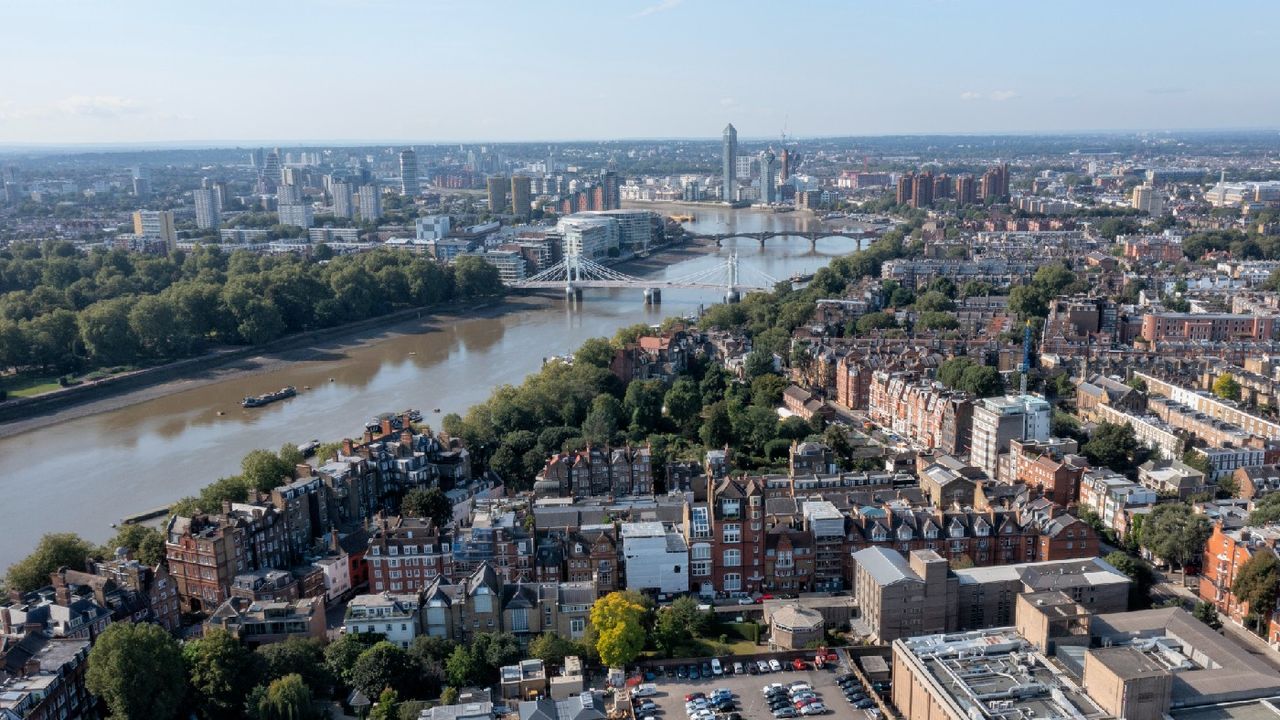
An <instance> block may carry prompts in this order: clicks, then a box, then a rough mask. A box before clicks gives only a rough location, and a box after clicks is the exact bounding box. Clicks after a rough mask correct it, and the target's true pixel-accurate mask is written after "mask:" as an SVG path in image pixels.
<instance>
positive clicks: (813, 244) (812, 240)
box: [809, 233, 818, 252]
mask: <svg viewBox="0 0 1280 720" xmlns="http://www.w3.org/2000/svg"><path fill="white" fill-rule="evenodd" d="M817 249H818V233H809V250H810V251H811V252H816V251H817Z"/></svg>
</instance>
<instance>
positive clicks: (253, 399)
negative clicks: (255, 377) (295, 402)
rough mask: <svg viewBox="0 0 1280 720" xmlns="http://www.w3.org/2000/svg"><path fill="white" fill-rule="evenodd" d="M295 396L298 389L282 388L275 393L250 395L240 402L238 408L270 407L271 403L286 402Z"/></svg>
mask: <svg viewBox="0 0 1280 720" xmlns="http://www.w3.org/2000/svg"><path fill="white" fill-rule="evenodd" d="M297 394H298V389H297V388H295V387H294V386H292V385H290V386H288V387H282V388H280V389H279V390H277V391H275V392H269V393H267V394H265V395H250V396H248V397H246V398H245V399H244V400H241V401H240V407H244V408H256V407H262V406H263V405H270V404H271V403H273V402H276V401H278V400H287V399H288V398H291V397H293V396H295V395H297Z"/></svg>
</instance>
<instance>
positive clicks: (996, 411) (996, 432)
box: [970, 395, 1053, 482]
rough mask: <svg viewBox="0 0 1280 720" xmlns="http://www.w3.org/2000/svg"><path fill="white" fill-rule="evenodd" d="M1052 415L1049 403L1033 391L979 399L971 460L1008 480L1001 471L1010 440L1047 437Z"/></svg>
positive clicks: (998, 476)
mask: <svg viewBox="0 0 1280 720" xmlns="http://www.w3.org/2000/svg"><path fill="white" fill-rule="evenodd" d="M1052 415H1053V409H1052V407H1051V406H1050V405H1049V403H1048V402H1047V401H1046V400H1045V399H1044V398H1041V397H1036V396H1033V395H1020V396H1015V395H1006V396H1004V397H995V398H983V399H981V400H978V401H977V402H976V403H974V408H973V450H972V453H971V456H970V461H971V462H972V464H973V465H974V466H975V467H978V468H980V469H981V470H982V471H983V472H985V473H986V474H987V477H990V478H993V479H995V480H997V481H1000V482H1006V481H1007V480H1006V479H1005V478H1002V477H1000V475H999V466H1000V454H1001V453H1005V452H1008V451H1009V441H1010V440H1048V439H1049V421H1050V418H1051V417H1052Z"/></svg>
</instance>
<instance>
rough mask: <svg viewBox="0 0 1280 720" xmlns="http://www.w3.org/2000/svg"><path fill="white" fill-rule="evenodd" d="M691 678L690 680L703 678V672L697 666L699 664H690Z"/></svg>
mask: <svg viewBox="0 0 1280 720" xmlns="http://www.w3.org/2000/svg"><path fill="white" fill-rule="evenodd" d="M689 679H690V680H701V679H702V673H701V672H699V671H698V666H697V665H690V666H689Z"/></svg>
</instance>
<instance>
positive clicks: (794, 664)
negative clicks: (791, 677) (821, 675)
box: [791, 658, 808, 670]
mask: <svg viewBox="0 0 1280 720" xmlns="http://www.w3.org/2000/svg"><path fill="white" fill-rule="evenodd" d="M806 667H808V666H807V665H806V664H805V662H804V661H803V660H801V659H800V658H796V659H795V660H792V661H791V669H792V670H804V669H805V668H806Z"/></svg>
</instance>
